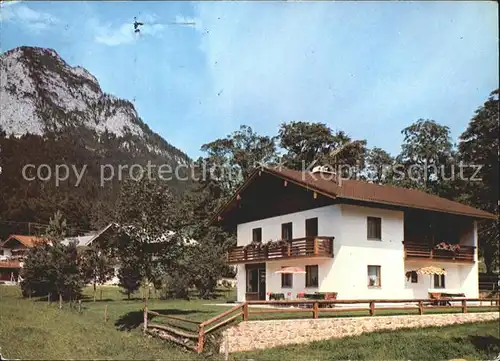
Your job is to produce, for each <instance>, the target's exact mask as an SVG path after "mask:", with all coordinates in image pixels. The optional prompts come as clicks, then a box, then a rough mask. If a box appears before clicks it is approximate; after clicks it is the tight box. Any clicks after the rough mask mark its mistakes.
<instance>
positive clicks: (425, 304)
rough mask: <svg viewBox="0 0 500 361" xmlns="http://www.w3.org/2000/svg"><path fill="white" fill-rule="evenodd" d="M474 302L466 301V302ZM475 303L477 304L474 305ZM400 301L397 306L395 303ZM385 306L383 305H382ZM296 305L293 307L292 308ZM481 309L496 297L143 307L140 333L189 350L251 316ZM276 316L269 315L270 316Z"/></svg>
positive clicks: (497, 306)
mask: <svg viewBox="0 0 500 361" xmlns="http://www.w3.org/2000/svg"><path fill="white" fill-rule="evenodd" d="M471 302H472V303H474V304H470V303H471ZM478 303H479V304H478ZM398 304H401V306H396V305H398ZM258 305H261V306H268V307H267V308H252V307H249V306H258ZM342 305H344V306H345V305H358V306H357V307H349V308H346V307H339V306H342ZM384 305H386V306H384ZM292 306H296V307H292ZM478 308H481V309H485V310H496V311H500V298H464V299H456V298H455V299H453V298H440V299H438V300H436V299H407V300H387V299H384V300H280V301H247V302H244V303H241V304H238V305H236V306H234V307H233V308H231V309H229V310H227V311H225V312H223V313H221V314H219V315H217V316H215V317H212V318H211V319H209V320H206V321H204V322H197V321H192V320H187V319H184V318H180V317H176V316H171V315H166V314H161V313H158V312H154V311H149V310H148V309H147V307H145V308H144V332H147V333H151V334H155V330H161V331H164V332H165V333H166V334H165V335H164V337H163V338H166V339H168V340H170V341H173V342H175V343H178V344H180V345H182V346H184V347H186V348H188V349H190V350H193V351H195V352H198V353H201V352H203V349H204V346H205V342H206V338H207V335H209V334H210V333H212V332H213V331H215V330H217V329H220V328H221V327H222V326H226V325H228V324H230V323H232V322H234V321H237V320H242V321H248V320H249V319H250V318H252V317H251V316H252V315H262V314H269V315H281V317H280V318H281V319H283V316H286V317H288V318H290V317H289V316H288V315H287V314H289V313H294V314H295V313H299V314H300V313H302V314H307V313H309V314H310V315H311V317H312V318H313V319H317V318H319V316H320V314H329V313H330V314H331V313H335V312H337V313H345V314H346V316H354V315H353V314H352V313H353V312H360V311H366V312H367V313H368V314H369V315H370V316H374V315H376V314H377V312H378V311H408V310H415V311H418V314H420V315H424V314H425V310H426V309H428V310H454V309H460V311H461V312H462V313H467V312H468V310H469V309H478ZM149 315H151V316H154V317H162V318H165V319H166V320H172V321H175V322H176V323H178V324H179V323H180V324H183V323H185V324H189V325H191V326H192V325H196V327H197V329H198V331H197V332H193V331H186V329H185V328H183V327H182V326H172V325H165V324H157V323H151V322H150V319H149ZM273 318H276V317H271V318H270V319H273Z"/></svg>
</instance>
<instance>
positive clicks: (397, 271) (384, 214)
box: [215, 168, 496, 301]
mask: <svg viewBox="0 0 500 361" xmlns="http://www.w3.org/2000/svg"><path fill="white" fill-rule="evenodd" d="M323 178H324V177H321V175H319V174H314V173H307V174H306V173H301V172H297V171H291V170H280V171H278V170H274V169H267V168H264V169H261V170H258V171H256V172H254V173H253V174H252V176H251V177H250V178H249V179H248V180H247V181H246V182H245V184H243V185H242V187H240V189H238V191H237V193H236V194H235V196H234V197H233V198H232V199H231V200H230V201H229V202H228V203H227V204H226V205H225V206H224V207H222V208H221V210H220V211H219V212H218V213H217V220H216V221H215V222H217V223H219V224H221V225H222V226H224V227H225V228H227V229H228V230H234V231H236V234H237V246H236V247H234V248H232V249H231V250H230V251H229V253H228V262H229V263H231V264H235V265H237V298H238V301H244V300H264V299H269V295H270V294H271V293H281V294H284V295H286V297H288V298H295V297H296V296H297V294H300V293H314V292H335V293H337V298H339V299H415V298H417V299H418V298H428V297H429V293H430V292H440V293H455V294H464V295H465V296H467V297H470V298H475V297H478V258H477V257H478V256H477V245H478V243H477V224H478V222H480V221H481V220H483V219H496V216H495V215H492V214H489V213H486V212H483V211H480V210H477V209H474V208H471V207H468V206H465V205H462V204H460V203H457V202H452V201H450V200H446V199H443V198H439V197H436V196H433V195H429V194H426V193H423V192H421V191H417V190H410V189H403V188H396V187H389V186H381V185H376V184H370V183H366V182H360V181H354V180H347V181H343V182H337V181H336V180H334V179H323ZM291 266H296V267H299V268H300V269H302V270H304V271H305V273H300V274H280V273H278V271H280V270H281V269H283V268H284V267H291ZM428 266H435V267H438V268H439V269H443V270H444V271H445V272H444V273H446V274H444V275H438V274H434V275H432V274H431V275H426V274H424V275H422V274H419V272H418V270H419V269H422V268H424V267H428Z"/></svg>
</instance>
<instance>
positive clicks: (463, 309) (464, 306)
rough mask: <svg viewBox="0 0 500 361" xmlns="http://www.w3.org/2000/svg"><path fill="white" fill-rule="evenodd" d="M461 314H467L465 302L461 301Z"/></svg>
mask: <svg viewBox="0 0 500 361" xmlns="http://www.w3.org/2000/svg"><path fill="white" fill-rule="evenodd" d="M462 313H467V301H466V300H462Z"/></svg>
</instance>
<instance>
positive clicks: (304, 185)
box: [209, 167, 336, 224]
mask: <svg viewBox="0 0 500 361" xmlns="http://www.w3.org/2000/svg"><path fill="white" fill-rule="evenodd" d="M262 172H264V173H267V174H269V175H272V176H274V177H277V178H280V179H283V180H284V181H285V182H286V185H285V184H284V187H286V186H287V185H288V183H292V184H295V185H297V186H299V187H302V188H305V189H307V190H310V191H313V192H315V193H317V194H321V195H323V196H325V197H327V198H331V199H336V196H335V195H333V194H330V193H327V192H324V191H322V190H320V189H319V188H317V187H312V186H311V185H310V184H307V183H305V182H298V181H296V180H295V179H293V178H290V177H287V176H285V175H283V174H281V173H278V172H274V171H273V170H272V169H271V168H265V167H262V168H256V169H254V170H253V172H252V173H251V174H250V176H249V177H248V179H247V180H246V181H245V182H244V183H243V184H242V185H240V186H239V187H238V188H237V189H236V191H235V192H234V194H233V195H232V196H231V198H230V199H229V200H228V201H227V202H226V203H225V204H224V205H222V206H221V207H220V208H219V209H218V210H217V211H216V212H215V214H214V216H213V217H212V218H211V219H210V222H209V224H214V223H218V222H220V221H221V220H223V219H224V217H222V213H223V212H224V211H225V210H226V209H227V208H228V207H229V206H230V205H231V204H232V203H234V202H235V201H237V200H238V197H240V198H241V195H240V194H241V193H242V192H243V191H244V190H245V189H246V188H247V187H248V186H249V185H250V184H251V183H252V182H253V180H254V179H255V178H256V177H257V176H261V175H262ZM313 194H314V193H313ZM316 198H317V197H316ZM316 198H315V199H316Z"/></svg>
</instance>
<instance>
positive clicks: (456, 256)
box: [404, 241, 475, 262]
mask: <svg viewBox="0 0 500 361" xmlns="http://www.w3.org/2000/svg"><path fill="white" fill-rule="evenodd" d="M404 249H405V258H407V259H427V260H429V259H434V260H442V261H457V262H474V250H475V247H472V246H465V245H460V249H458V250H456V251H448V250H443V249H435V248H434V247H432V246H430V245H428V244H425V243H416V242H407V241H405V242H404Z"/></svg>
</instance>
